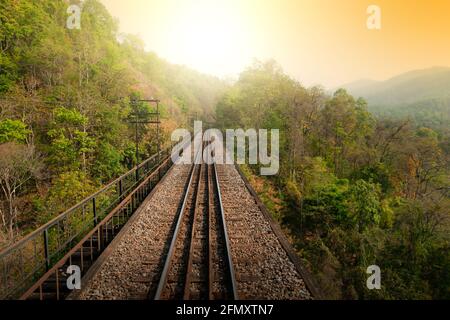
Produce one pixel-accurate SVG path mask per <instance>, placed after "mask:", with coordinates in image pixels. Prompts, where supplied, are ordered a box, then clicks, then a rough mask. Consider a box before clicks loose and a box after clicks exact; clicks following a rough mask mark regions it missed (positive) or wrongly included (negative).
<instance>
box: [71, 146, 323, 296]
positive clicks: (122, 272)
mask: <svg viewBox="0 0 450 320" xmlns="http://www.w3.org/2000/svg"><path fill="white" fill-rule="evenodd" d="M200 152H201V151H199V152H198V153H197V155H196V157H197V159H198V158H199V157H200V156H201V153H200ZM194 163H196V164H193V165H187V164H179V165H175V166H173V167H172V168H171V169H170V171H169V172H168V174H167V176H166V177H165V178H164V179H163V180H162V181H161V183H160V184H159V185H158V187H159V188H158V190H156V192H155V193H154V194H153V195H152V196H151V197H149V198H147V200H146V201H145V202H144V203H143V204H142V206H141V208H140V209H139V211H138V212H137V213H136V214H135V215H134V216H133V218H132V220H130V221H129V223H128V224H127V225H126V226H125V227H124V228H123V229H122V231H121V232H120V234H119V235H118V236H117V237H116V238H115V240H114V241H113V242H112V243H111V245H110V246H109V248H108V250H107V251H106V252H105V253H103V254H102V256H100V258H99V259H98V260H97V262H96V263H95V264H94V265H93V267H91V269H90V270H92V272H90V273H88V274H87V275H86V276H85V277H84V278H83V283H82V290H81V292H78V293H75V294H74V295H72V297H71V298H72V299H81V300H115V299H120V300H143V299H156V300H168V299H175V300H214V299H220V300H225V299H230V300H231V299H241V300H246V299H251V300H255V299H257V300H260V299H262V300H264V299H275V300H277V299H312V298H313V297H319V294H318V291H317V290H315V287H314V284H313V282H312V281H310V277H309V275H308V273H307V272H306V271H305V270H304V268H302V264H301V262H300V261H299V260H298V257H297V255H296V253H295V251H294V250H293V249H292V247H291V246H290V244H289V242H288V241H287V239H286V238H285V237H284V235H283V233H282V231H281V229H280V228H279V226H278V225H277V224H276V223H275V222H274V221H273V220H271V217H270V214H269V213H268V212H267V210H266V209H265V207H264V206H263V205H262V203H261V202H260V201H259V198H258V196H257V195H256V193H255V192H254V190H253V189H252V188H251V186H250V184H249V183H248V181H247V180H246V178H245V177H244V176H243V174H242V172H240V171H239V168H238V167H235V166H234V165H222V164H217V165H216V164H208V163H211V162H209V161H207V162H206V163H199V162H194Z"/></svg>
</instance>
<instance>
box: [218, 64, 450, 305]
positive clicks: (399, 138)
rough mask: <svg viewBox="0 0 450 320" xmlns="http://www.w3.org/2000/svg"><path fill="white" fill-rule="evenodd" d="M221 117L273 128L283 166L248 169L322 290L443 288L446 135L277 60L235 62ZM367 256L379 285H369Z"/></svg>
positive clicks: (447, 288) (396, 292) (448, 282)
mask: <svg viewBox="0 0 450 320" xmlns="http://www.w3.org/2000/svg"><path fill="white" fill-rule="evenodd" d="M431 107H432V106H431ZM217 117H218V121H219V123H221V124H222V125H223V127H224V128H230V127H236V126H237V127H244V128H278V129H280V136H281V137H280V139H281V141H280V144H281V147H280V149H281V150H280V159H281V169H280V173H279V175H277V176H274V177H271V178H261V177H257V176H256V175H252V172H258V171H256V170H252V169H257V168H255V167H249V168H248V167H247V168H245V169H246V172H247V173H248V174H249V175H250V176H252V178H251V181H252V182H253V184H254V185H255V187H256V189H257V191H259V193H260V194H261V197H262V198H263V201H264V202H265V203H266V205H267V206H268V207H269V209H270V210H271V211H272V213H273V214H274V216H275V217H276V218H277V219H278V220H279V221H280V222H281V223H282V224H283V226H284V227H285V228H286V230H287V231H288V232H289V234H290V235H291V238H292V240H293V242H294V244H295V246H296V248H297V250H298V253H299V254H300V255H301V257H302V258H303V259H304V261H305V263H307V264H308V265H309V267H310V269H311V270H312V272H313V273H314V274H315V275H316V278H317V279H318V281H319V282H320V285H321V287H322V288H323V290H324V291H325V294H326V295H327V296H328V297H330V298H347V299H348V298H350V299H358V298H359V299H371V298H383V299H400V298H402V299H406V298H409V299H419V298H424V299H429V298H447V299H448V298H450V273H449V270H450V269H449V268H450V236H449V235H450V223H449V221H450V198H449V194H448V191H449V181H450V179H449V175H450V171H449V169H450V168H449V162H448V160H449V153H448V148H447V149H445V148H444V147H443V146H444V145H448V136H445V135H443V134H442V133H441V132H435V131H434V130H432V129H430V128H427V127H418V126H415V125H414V123H413V122H411V121H409V120H407V119H395V120H388V119H377V118H375V117H374V116H373V115H372V114H370V113H369V112H368V106H367V103H366V102H365V101H364V100H362V99H359V100H355V99H354V98H353V97H352V96H350V95H349V94H348V93H347V92H346V91H345V90H342V89H341V90H338V91H337V92H335V93H334V94H333V95H332V96H328V95H326V94H325V93H324V92H323V91H322V90H321V89H320V88H309V89H307V88H304V87H302V86H301V85H300V84H299V83H297V82H296V81H294V80H292V79H290V78H289V77H288V76H286V75H285V74H284V73H283V72H282V70H280V68H279V67H278V66H277V65H276V64H275V63H274V62H268V63H255V65H254V66H253V67H251V68H249V69H248V70H246V71H245V72H243V73H242V74H241V76H240V79H239V81H238V82H237V83H236V84H235V86H234V87H233V88H231V89H230V90H229V92H227V93H226V94H225V96H224V97H223V99H222V100H221V101H220V102H219V104H218V107H217ZM448 125H449V124H448V123H447V126H448ZM370 265H378V266H379V267H380V268H381V272H382V289H381V290H368V289H367V287H366V279H367V277H368V275H367V274H366V269H367V267H369V266H370Z"/></svg>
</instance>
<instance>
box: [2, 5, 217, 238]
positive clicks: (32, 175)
mask: <svg viewBox="0 0 450 320" xmlns="http://www.w3.org/2000/svg"><path fill="white" fill-rule="evenodd" d="M70 3H76V1H75V2H70ZM70 3H69V2H68V1H63V0H40V1H34V0H20V1H17V0H2V1H1V2H0V144H1V150H0V153H1V156H2V159H1V160H2V162H1V163H0V166H1V168H0V185H1V187H2V188H1V189H0V200H1V203H0V204H1V206H0V216H1V219H0V247H1V246H2V244H7V243H10V242H11V241H13V240H14V239H15V238H17V236H20V235H21V234H23V233H25V232H26V231H27V230H31V229H33V228H34V227H36V226H37V225H39V224H40V223H43V222H45V221H46V220H48V219H49V218H51V217H52V216H54V215H55V214H58V213H60V212H61V211H63V210H64V209H67V208H68V207H70V206H71V205H73V204H74V203H76V202H77V201H79V200H81V199H82V198H83V197H85V196H86V195H88V194H90V193H91V192H92V191H93V190H96V189H98V188H99V187H100V186H101V185H102V184H104V183H106V182H108V181H110V180H111V179H112V178H114V177H116V176H117V175H118V174H120V173H122V172H124V171H125V170H127V168H130V167H131V166H132V165H134V164H135V163H136V159H135V152H134V149H135V145H134V139H133V132H134V131H133V127H132V125H130V124H129V123H128V122H127V119H128V116H129V114H130V112H132V111H133V108H132V107H131V106H130V101H129V100H130V97H131V96H133V97H145V98H150V97H154V98H159V99H161V112H162V117H163V121H162V122H163V123H162V126H163V131H164V132H163V134H164V140H165V141H167V135H168V132H170V131H171V130H172V129H173V128H174V127H176V126H177V125H185V122H186V121H187V119H188V118H189V117H190V116H191V113H194V112H196V113H199V114H200V115H201V114H202V113H203V114H204V115H205V117H207V114H208V113H209V114H211V110H212V109H213V107H214V104H215V101H216V99H217V97H218V95H219V94H220V93H221V92H223V90H224V88H225V86H224V84H223V83H222V82H221V81H219V80H218V79H216V78H213V77H210V76H205V75H202V74H199V73H197V72H195V71H192V70H190V69H188V68H186V67H183V66H176V65H171V64H169V63H167V62H165V61H164V60H162V59H160V58H159V57H157V56H156V55H155V54H154V53H148V52H145V51H144V49H143V44H142V43H141V41H140V40H139V39H137V38H136V37H134V36H130V35H123V34H119V33H118V31H117V30H118V28H117V24H116V22H115V21H114V19H112V17H111V16H110V15H109V13H108V12H107V11H106V9H105V8H104V6H103V5H102V4H101V3H100V2H99V1H96V0H86V1H83V4H82V14H81V29H79V30H78V29H68V28H67V27H66V21H67V18H68V17H69V15H68V14H67V9H68V7H69V4H70ZM78 4H80V3H78ZM80 6H81V4H80ZM135 108H141V109H142V108H143V109H147V111H152V110H153V109H152V108H154V107H152V106H148V105H137V106H135ZM139 134H140V136H141V137H142V139H141V143H140V146H139V147H140V150H141V155H140V159H139V160H140V161H141V160H142V159H144V158H145V157H148V156H149V155H151V154H154V153H155V152H156V140H155V128H154V126H146V127H141V128H140V129H139ZM21 157H22V158H23V159H22V161H21V162H20V163H18V164H17V163H16V164H17V165H15V163H14V161H13V160H14V159H16V160H17V158H21Z"/></svg>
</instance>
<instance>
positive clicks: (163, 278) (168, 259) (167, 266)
mask: <svg viewBox="0 0 450 320" xmlns="http://www.w3.org/2000/svg"><path fill="white" fill-rule="evenodd" d="M194 139H195V138H194ZM201 153H202V152H201V148H200V149H199V151H198V152H197V154H196V156H195V160H194V164H193V165H192V168H191V172H190V174H189V182H188V184H187V188H186V191H185V193H184V197H183V204H182V206H181V209H180V211H179V214H178V220H177V224H176V227H175V231H174V236H173V237H172V241H171V243H170V247H169V252H168V253H167V257H166V261H165V263H164V268H163V271H162V273H161V277H160V279H159V283H158V288H157V290H156V294H155V297H154V299H155V300H161V296H162V293H163V290H164V289H165V287H166V286H167V280H168V275H169V269H170V267H171V265H172V260H173V255H174V253H175V249H176V244H177V240H178V235H179V233H180V229H181V224H182V221H183V218H184V215H185V211H186V210H185V209H186V206H187V202H188V198H189V191H190V190H191V186H192V181H193V178H194V173H195V169H196V166H197V163H198V162H197V161H198V159H199V156H200V155H201ZM199 182H200V181H199Z"/></svg>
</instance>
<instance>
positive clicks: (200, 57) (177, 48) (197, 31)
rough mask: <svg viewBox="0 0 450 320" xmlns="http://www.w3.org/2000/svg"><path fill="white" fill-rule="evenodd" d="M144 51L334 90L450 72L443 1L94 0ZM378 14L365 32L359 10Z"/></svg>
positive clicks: (449, 27) (448, 15)
mask: <svg viewBox="0 0 450 320" xmlns="http://www.w3.org/2000/svg"><path fill="white" fill-rule="evenodd" d="M101 1H102V2H103V3H104V4H105V5H106V7H107V8H108V9H109V11H110V12H111V13H112V15H113V16H115V17H117V18H118V19H119V21H120V26H121V31H123V32H126V33H133V34H138V35H140V37H141V38H142V39H143V40H144V42H145V43H146V47H147V49H148V50H152V51H155V52H156V53H157V54H158V55H160V56H161V57H163V58H165V59H167V60H169V61H171V62H174V63H179V64H185V65H188V66H190V67H192V68H195V69H197V70H199V71H202V72H206V73H210V74H215V75H218V76H228V75H230V76H233V75H236V74H237V73H239V72H240V71H241V70H242V69H243V68H245V66H247V65H249V64H250V63H251V61H252V59H253V58H258V59H268V58H274V59H275V60H277V61H278V62H279V63H280V64H281V66H282V67H283V69H284V70H285V71H286V72H287V73H288V74H290V75H291V76H293V77H295V78H296V79H298V80H300V81H301V82H302V83H304V84H305V85H308V86H309V85H312V84H322V85H324V86H327V87H334V86H337V85H340V84H344V83H347V82H350V81H353V80H357V79H361V78H372V79H377V80H382V79H386V78H389V77H391V76H394V75H396V74H399V73H402V72H405V71H409V70H413V69H421V68H427V67H431V66H450V0H370V1H367V0H101ZM371 4H375V5H378V6H380V7H381V10H382V29H381V30H379V31H375V30H368V29H367V27H366V20H367V17H368V15H367V13H366V10H367V7H368V6H369V5H371Z"/></svg>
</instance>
